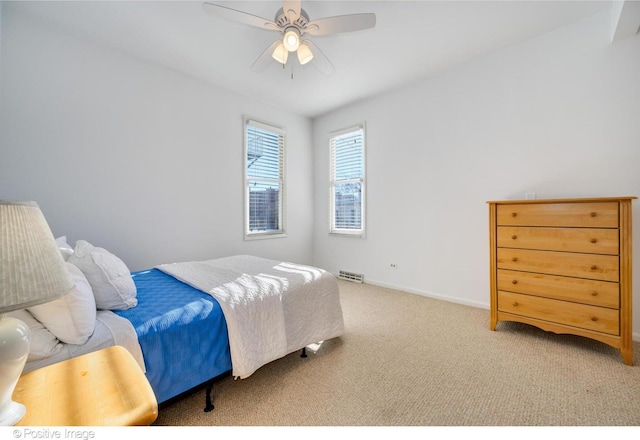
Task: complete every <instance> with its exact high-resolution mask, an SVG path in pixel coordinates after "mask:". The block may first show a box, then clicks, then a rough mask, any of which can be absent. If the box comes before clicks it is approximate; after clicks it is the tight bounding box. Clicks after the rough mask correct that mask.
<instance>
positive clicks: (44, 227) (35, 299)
mask: <svg viewBox="0 0 640 440" xmlns="http://www.w3.org/2000/svg"><path fill="white" fill-rule="evenodd" d="M72 288H73V283H72V281H71V278H70V277H69V273H68V271H67V268H66V267H65V263H64V260H63V258H62V254H61V253H60V251H59V250H58V246H57V245H56V241H55V238H54V237H53V233H52V232H51V229H49V225H48V224H47V221H46V219H45V218H44V215H43V214H42V212H41V211H40V208H39V207H38V204H37V203H34V202H22V201H8V200H0V425H3V426H10V425H15V424H16V423H18V422H19V421H20V419H22V417H23V416H24V415H25V414H26V408H25V406H24V405H22V404H20V403H17V402H14V401H13V400H12V395H13V391H14V389H15V387H16V384H17V383H18V379H19V378H20V375H21V374H22V370H23V368H24V365H25V363H26V362H27V357H28V355H29V344H30V339H31V331H30V330H29V326H27V325H26V324H25V323H23V322H22V321H20V320H18V319H15V318H11V317H8V316H5V315H4V314H5V313H7V312H11V311H13V310H18V309H24V308H27V307H31V306H34V305H37V304H42V303H44V302H47V301H51V300H54V299H56V298H58V297H60V296H62V295H64V294H66V293H68V292H69V291H70V290H71V289H72Z"/></svg>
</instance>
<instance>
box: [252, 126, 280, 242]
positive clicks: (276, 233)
mask: <svg viewBox="0 0 640 440" xmlns="http://www.w3.org/2000/svg"><path fill="white" fill-rule="evenodd" d="M250 127H254V128H257V129H259V130H264V131H268V132H270V133H273V134H276V135H278V138H279V142H278V150H279V151H278V158H279V164H278V165H279V171H278V178H277V179H267V178H252V176H250V175H249V173H248V170H249V168H248V166H249V154H248V153H249V128H250ZM286 144H287V130H286V129H285V128H284V127H282V126H278V125H275V124H271V123H267V122H262V121H259V120H257V119H255V118H251V117H248V116H245V117H244V124H243V149H242V151H243V160H242V163H243V180H244V182H243V185H244V188H243V193H244V215H243V217H244V218H243V221H244V227H243V229H244V238H245V240H259V239H267V238H282V237H286V236H287V234H286V203H285V202H286V197H285V195H286V177H285V175H286V173H285V170H286V167H285V156H286V154H285V153H286ZM275 180H277V182H278V186H279V195H278V228H277V229H273V230H255V231H252V230H251V229H250V223H251V206H250V205H251V195H250V194H251V191H250V184H251V182H254V181H262V182H269V181H275Z"/></svg>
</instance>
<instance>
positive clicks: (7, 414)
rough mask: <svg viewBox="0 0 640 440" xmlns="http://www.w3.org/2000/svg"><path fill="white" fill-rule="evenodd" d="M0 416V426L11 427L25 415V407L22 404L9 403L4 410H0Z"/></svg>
mask: <svg viewBox="0 0 640 440" xmlns="http://www.w3.org/2000/svg"><path fill="white" fill-rule="evenodd" d="M2 410H3V411H2V415H0V426H13V425H15V424H16V423H18V422H19V421H20V420H22V418H23V417H24V415H25V414H26V413H27V407H26V406H24V405H23V404H22V403H17V402H13V401H11V402H9V403H8V404H7V405H6V407H5V408H2Z"/></svg>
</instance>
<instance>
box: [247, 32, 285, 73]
mask: <svg viewBox="0 0 640 440" xmlns="http://www.w3.org/2000/svg"><path fill="white" fill-rule="evenodd" d="M280 43H282V40H276V41H274V42H273V43H271V45H270V46H269V47H267V48H266V49H265V50H264V52H262V54H260V56H259V57H258V58H257V59H256V60H255V61H254V62H253V64H252V65H251V70H253V71H254V72H260V71H262V70H264V69H265V68H266V67H267V66H268V65H269V64H271V63H272V62H273V61H274V60H273V57H272V54H273V51H274V50H276V47H278V44H280Z"/></svg>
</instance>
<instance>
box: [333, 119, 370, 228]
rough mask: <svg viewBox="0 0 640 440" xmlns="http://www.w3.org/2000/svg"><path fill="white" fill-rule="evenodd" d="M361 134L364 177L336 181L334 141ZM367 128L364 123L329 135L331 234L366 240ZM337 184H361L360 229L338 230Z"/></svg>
mask: <svg viewBox="0 0 640 440" xmlns="http://www.w3.org/2000/svg"><path fill="white" fill-rule="evenodd" d="M354 132H360V133H361V137H362V175H361V176H360V177H359V178H357V179H343V180H335V179H334V170H335V143H334V140H335V139H337V138H339V137H342V136H344V135H347V134H349V133H354ZM366 139H367V138H366V126H365V124H364V123H362V124H357V125H353V126H350V127H348V128H345V129H342V130H337V131H334V132H332V133H330V134H329V234H331V235H338V236H346V237H355V238H365V237H366V194H367V191H366V180H367V179H366V174H367V160H366V159H367V154H366V152H367V142H366ZM336 182H342V183H350V182H359V183H360V192H361V195H360V229H347V228H338V227H336V226H335V223H336V209H335V206H336V205H335V202H336V201H335V186H336Z"/></svg>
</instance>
